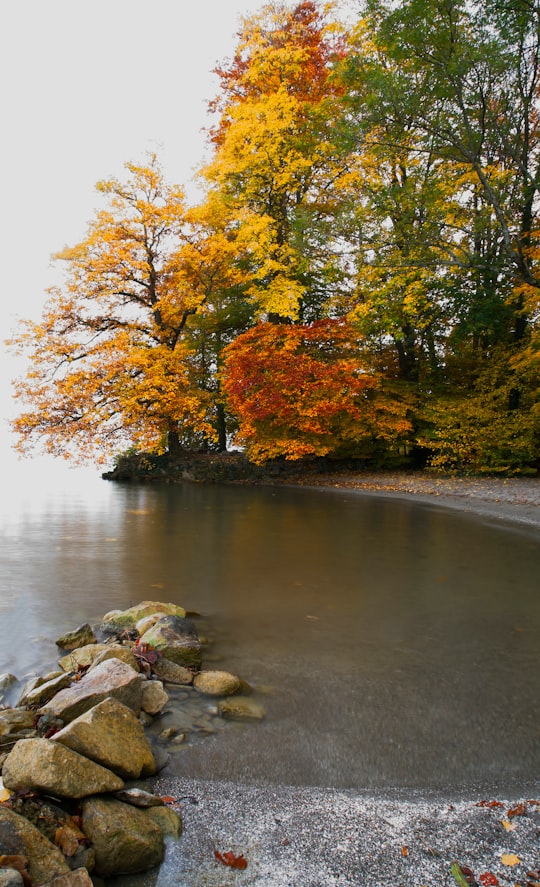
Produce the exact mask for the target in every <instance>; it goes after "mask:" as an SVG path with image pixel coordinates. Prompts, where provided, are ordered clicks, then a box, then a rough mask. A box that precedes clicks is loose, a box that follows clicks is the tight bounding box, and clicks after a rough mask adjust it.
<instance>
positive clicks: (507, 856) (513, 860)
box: [501, 853, 521, 865]
mask: <svg viewBox="0 0 540 887" xmlns="http://www.w3.org/2000/svg"><path fill="white" fill-rule="evenodd" d="M501 862H502V864H503V865H517V864H518V863H519V862H521V860H520V858H519V856H516V854H515V853H503V855H502V856H501Z"/></svg>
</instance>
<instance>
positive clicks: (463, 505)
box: [272, 471, 540, 529]
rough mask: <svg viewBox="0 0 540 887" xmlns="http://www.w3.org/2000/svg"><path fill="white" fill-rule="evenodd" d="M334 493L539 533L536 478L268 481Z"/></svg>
mask: <svg viewBox="0 0 540 887" xmlns="http://www.w3.org/2000/svg"><path fill="white" fill-rule="evenodd" d="M272 485H275V486H291V487H305V488H306V489H313V490H316V489H322V490H327V491H329V492H335V493H343V492H348V493H353V494H355V495H370V496H379V497H382V498H387V499H401V500H407V501H411V502H418V503H420V504H424V505H432V506H435V507H438V508H449V509H452V510H454V511H460V512H462V513H464V514H475V515H478V516H480V517H487V518H496V519H497V520H500V521H504V522H505V523H510V524H518V525H522V526H528V527H529V528H539V529H540V479H537V478H493V477H475V478H466V477H450V476H445V475H429V474H426V473H425V472H385V471H381V472H357V473H351V472H343V473H336V474H321V475H311V474H300V475H298V477H297V478H295V479H291V478H287V479H285V480H283V481H276V482H273V484H272Z"/></svg>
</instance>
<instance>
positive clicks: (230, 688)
mask: <svg viewBox="0 0 540 887" xmlns="http://www.w3.org/2000/svg"><path fill="white" fill-rule="evenodd" d="M193 686H194V687H195V689H196V690H198V691H199V693H205V694H207V695H208V696H231V695H232V694H233V693H236V691H237V690H239V689H240V678H239V677H237V676H236V675H234V674H229V672H228V671H201V672H200V673H199V674H198V675H196V676H195V678H194V679H193Z"/></svg>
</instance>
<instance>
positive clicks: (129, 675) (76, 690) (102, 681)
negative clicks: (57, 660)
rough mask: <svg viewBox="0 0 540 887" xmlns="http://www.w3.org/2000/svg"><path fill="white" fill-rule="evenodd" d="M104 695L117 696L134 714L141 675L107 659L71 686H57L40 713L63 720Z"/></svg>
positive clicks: (140, 692) (138, 705) (138, 707)
mask: <svg viewBox="0 0 540 887" xmlns="http://www.w3.org/2000/svg"><path fill="white" fill-rule="evenodd" d="M108 697H114V698H115V699H118V700H119V702H123V703H124V705H127V706H128V708H131V709H132V710H133V711H134V712H136V713H137V714H139V712H140V710H141V698H142V687H141V676H140V675H139V674H138V673H137V672H136V671H134V670H133V669H132V668H131V666H129V665H127V664H126V663H125V662H121V661H120V660H119V659H107V660H106V662H102V663H100V665H97V666H96V667H95V668H93V669H92V671H89V672H88V673H87V674H85V675H84V676H83V677H82V678H81V680H80V681H78V683H76V684H74V685H73V686H72V687H69V688H68V689H67V690H60V692H59V693H57V694H56V696H54V698H53V699H52V700H51V701H50V702H48V703H47V705H46V706H44V707H43V708H41V709H40V713H41V714H50V715H53V716H54V717H58V718H62V719H63V720H64V721H65V722H66V723H67V722H69V721H72V720H74V719H75V718H77V717H79V715H81V714H84V712H85V711H88V710H89V709H90V708H93V707H94V705H97V704H98V702H102V700H104V699H107V698H108Z"/></svg>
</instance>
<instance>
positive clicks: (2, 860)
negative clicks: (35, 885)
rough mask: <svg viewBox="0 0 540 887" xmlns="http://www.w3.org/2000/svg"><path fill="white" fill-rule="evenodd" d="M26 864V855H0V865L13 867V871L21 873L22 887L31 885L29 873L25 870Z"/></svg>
mask: <svg viewBox="0 0 540 887" xmlns="http://www.w3.org/2000/svg"><path fill="white" fill-rule="evenodd" d="M27 865H28V860H27V858H26V856H0V867H1V868H7V869H15V871H16V872H19V874H20V875H21V877H22V879H23V884H24V887H31V885H32V881H31V880H30V875H29V874H28V872H27V870H26V866H27Z"/></svg>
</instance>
